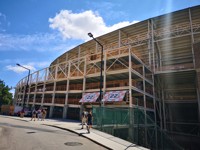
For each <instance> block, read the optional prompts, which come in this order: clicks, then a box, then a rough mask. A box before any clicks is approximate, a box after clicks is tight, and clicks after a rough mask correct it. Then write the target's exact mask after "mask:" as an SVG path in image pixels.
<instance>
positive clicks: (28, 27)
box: [0, 0, 200, 87]
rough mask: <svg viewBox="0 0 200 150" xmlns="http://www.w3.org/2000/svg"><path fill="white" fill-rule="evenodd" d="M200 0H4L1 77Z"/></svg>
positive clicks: (13, 80)
mask: <svg viewBox="0 0 200 150" xmlns="http://www.w3.org/2000/svg"><path fill="white" fill-rule="evenodd" d="M196 5H200V0H0V68H1V69H0V79H1V80H4V81H5V83H6V84H7V85H9V86H12V87H14V86H16V84H17V82H18V81H19V80H20V79H22V78H23V77H25V76H26V75H27V74H28V72H27V70H24V69H22V68H20V67H17V66H16V63H20V64H21V65H24V66H25V67H28V68H30V69H31V72H35V71H36V70H39V69H42V68H45V67H48V66H49V64H50V63H51V62H52V61H53V60H54V59H56V58H57V57H58V56H60V55H61V54H62V53H64V52H66V51H67V50H69V49H70V48H73V47H75V46H77V45H79V44H81V43H83V42H84V41H86V40H89V38H88V37H87V33H88V32H92V33H93V34H94V36H99V35H101V34H104V33H106V32H109V31H112V30H115V29H117V28H120V27H123V26H127V25H129V24H132V23H135V22H138V21H142V20H145V19H148V18H151V17H155V16H158V15H161V14H165V13H168V12H172V11H176V10H180V9H184V8H188V7H191V6H196Z"/></svg>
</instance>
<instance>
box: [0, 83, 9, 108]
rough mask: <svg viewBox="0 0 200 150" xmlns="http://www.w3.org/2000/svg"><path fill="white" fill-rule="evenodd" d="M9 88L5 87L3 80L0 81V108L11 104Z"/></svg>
mask: <svg viewBox="0 0 200 150" xmlns="http://www.w3.org/2000/svg"><path fill="white" fill-rule="evenodd" d="M10 89H11V88H9V87H8V86H7V85H5V83H4V81H3V80H0V106H1V105H9V104H12V93H10V92H9V91H10Z"/></svg>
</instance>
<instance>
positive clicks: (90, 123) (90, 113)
mask: <svg viewBox="0 0 200 150" xmlns="http://www.w3.org/2000/svg"><path fill="white" fill-rule="evenodd" d="M92 117H93V116H92V111H91V110H90V111H89V113H88V115H87V131H88V133H90V128H91V127H92Z"/></svg>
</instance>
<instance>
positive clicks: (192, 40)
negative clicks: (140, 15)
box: [15, 6, 200, 148]
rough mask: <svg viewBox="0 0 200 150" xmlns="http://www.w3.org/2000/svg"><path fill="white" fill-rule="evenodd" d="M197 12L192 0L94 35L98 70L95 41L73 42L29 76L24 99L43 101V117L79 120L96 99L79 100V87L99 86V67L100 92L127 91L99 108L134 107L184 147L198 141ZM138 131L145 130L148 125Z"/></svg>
mask: <svg viewBox="0 0 200 150" xmlns="http://www.w3.org/2000/svg"><path fill="white" fill-rule="evenodd" d="M199 16H200V6H196V7H192V8H188V9H184V10H181V11H177V12H174V13H169V14H165V15H162V16H158V17H155V18H151V19H148V20H145V21H142V22H139V23H137V24H133V25H131V26H128V27H124V28H121V29H118V30H116V31H113V32H111V33H109V34H106V35H103V36H100V37H98V38H97V39H98V41H100V42H101V43H102V45H103V46H104V51H103V62H104V63H103V68H101V66H100V60H101V47H99V45H98V44H97V43H95V41H93V40H91V41H88V42H86V43H83V44H81V45H79V46H77V47H75V48H73V49H72V50H70V51H68V52H66V53H64V54H63V55H61V56H60V57H58V58H57V59H56V60H54V61H53V62H52V63H51V65H50V66H49V67H48V68H44V69H42V70H39V71H36V72H34V73H32V74H31V75H30V81H29V85H28V96H27V99H26V101H25V103H26V105H27V106H30V107H31V106H45V107H48V108H49V117H56V115H55V113H56V112H55V110H57V111H59V112H60V113H59V114H57V113H56V114H57V115H58V116H59V117H63V118H70V119H73V117H74V119H75V118H76V119H79V116H80V114H81V111H82V110H83V108H84V107H85V108H86V109H87V108H88V109H91V108H92V106H98V105H99V103H93V104H91V103H80V102H79V101H80V99H81V98H82V96H83V95H84V94H85V93H92V92H99V88H100V82H99V81H100V80H99V79H100V71H101V69H103V81H104V82H103V93H104V94H105V93H106V92H108V91H122V90H123V91H124V90H125V91H127V93H126V98H124V99H123V101H122V102H120V103H119V102H112V103H106V102H104V103H103V106H104V107H107V106H109V107H113V108H115V107H120V108H136V107H138V108H139V109H140V110H141V111H142V112H143V114H144V126H145V127H147V126H148V118H149V117H150V116H153V117H154V120H155V121H154V127H157V125H158V126H159V128H160V129H161V130H162V131H165V133H166V134H168V135H169V136H170V138H172V139H173V140H175V141H176V142H177V143H179V144H180V145H183V147H184V148H188V147H195V146H199V145H198V144H197V143H198V142H197V141H198V140H199V135H200V124H199V122H200V94H199V93H200V90H199V89H200V61H199V56H200V44H199V43H200V18H199ZM26 81H27V77H25V78H24V79H22V80H21V81H19V82H18V84H17V86H16V94H15V100H16V103H17V104H18V105H20V104H22V103H23V102H22V101H21V100H23V99H24V96H25V89H26V87H25V86H26ZM54 109H55V110H54ZM74 113H78V114H74ZM133 116H134V115H133ZM133 122H134V121H133ZM155 131H156V132H157V130H155ZM144 134H145V137H147V135H148V134H149V133H148V129H147V128H145V129H144ZM155 135H156V136H158V137H157V138H159V135H158V133H156V134H155ZM180 137H181V138H180ZM157 138H156V139H157ZM188 139H190V140H188ZM144 143H146V144H147V143H148V140H147V138H146V139H145V142H144Z"/></svg>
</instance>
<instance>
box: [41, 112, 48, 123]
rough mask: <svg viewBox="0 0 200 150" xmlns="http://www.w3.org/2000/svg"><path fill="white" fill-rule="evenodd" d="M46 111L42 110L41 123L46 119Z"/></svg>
mask: <svg viewBox="0 0 200 150" xmlns="http://www.w3.org/2000/svg"><path fill="white" fill-rule="evenodd" d="M46 113H47V112H46V110H45V109H42V119H41V121H44V119H45V118H46Z"/></svg>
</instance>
